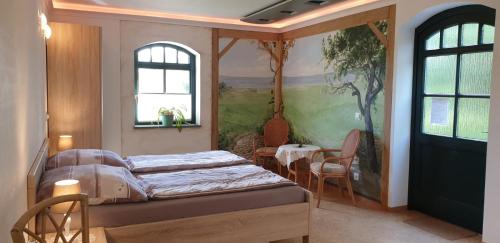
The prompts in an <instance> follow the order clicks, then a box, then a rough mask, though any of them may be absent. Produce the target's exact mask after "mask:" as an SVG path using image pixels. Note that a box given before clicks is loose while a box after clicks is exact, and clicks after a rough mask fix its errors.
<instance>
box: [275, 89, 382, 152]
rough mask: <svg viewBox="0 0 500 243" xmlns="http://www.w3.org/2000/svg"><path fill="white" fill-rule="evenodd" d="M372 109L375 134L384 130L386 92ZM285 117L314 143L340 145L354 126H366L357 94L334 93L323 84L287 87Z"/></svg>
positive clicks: (293, 127) (360, 127)
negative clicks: (357, 113)
mask: <svg viewBox="0 0 500 243" xmlns="http://www.w3.org/2000/svg"><path fill="white" fill-rule="evenodd" d="M379 96H380V97H379V98H378V99H377V103H376V105H375V106H376V107H377V108H378V109H374V110H372V119H373V126H374V129H375V135H376V136H378V137H380V136H381V135H382V134H383V119H384V117H383V115H384V111H383V94H379ZM283 102H284V106H285V112H284V115H285V118H286V119H287V120H288V121H290V122H291V124H292V129H293V131H294V135H295V136H300V137H305V138H308V139H309V140H311V142H313V143H314V144H317V145H319V146H325V147H338V146H340V145H341V143H342V141H343V139H344V137H345V136H346V135H347V133H348V132H349V131H350V130H351V129H353V128H359V129H361V130H365V125H364V121H363V118H362V117H361V119H360V120H357V119H355V115H356V114H355V113H356V112H359V109H358V105H357V103H356V98H355V97H353V96H351V95H350V94H344V95H333V94H329V93H328V92H327V89H326V87H325V86H323V85H317V86H303V87H298V88H295V87H293V88H286V87H285V89H284V91H283Z"/></svg>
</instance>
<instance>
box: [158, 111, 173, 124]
mask: <svg viewBox="0 0 500 243" xmlns="http://www.w3.org/2000/svg"><path fill="white" fill-rule="evenodd" d="M160 121H161V125H162V126H164V127H170V126H172V124H173V122H174V111H172V109H167V108H165V107H161V108H160V109H159V110H158V123H160Z"/></svg>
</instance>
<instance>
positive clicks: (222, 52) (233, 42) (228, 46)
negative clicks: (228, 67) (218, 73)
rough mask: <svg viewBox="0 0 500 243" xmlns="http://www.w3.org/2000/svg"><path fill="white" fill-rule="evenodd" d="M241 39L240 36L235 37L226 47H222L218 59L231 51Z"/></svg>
mask: <svg viewBox="0 0 500 243" xmlns="http://www.w3.org/2000/svg"><path fill="white" fill-rule="evenodd" d="M238 40H239V39H238V38H233V39H232V40H231V42H229V44H227V46H226V47H224V49H222V51H221V52H220V53H219V57H218V61H220V59H221V58H222V57H223V56H224V55H225V54H226V53H227V52H228V51H229V50H231V48H232V47H233V46H234V44H236V42H237V41H238Z"/></svg>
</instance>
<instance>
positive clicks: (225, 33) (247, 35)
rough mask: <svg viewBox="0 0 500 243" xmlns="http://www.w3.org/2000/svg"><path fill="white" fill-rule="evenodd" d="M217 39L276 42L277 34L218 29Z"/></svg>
mask: <svg viewBox="0 0 500 243" xmlns="http://www.w3.org/2000/svg"><path fill="white" fill-rule="evenodd" d="M218 32H219V33H218V35H219V38H224V37H228V38H239V39H254V40H263V41H277V40H278V38H279V37H278V36H279V34H278V33H271V32H258V31H245V30H231V29H219V31H218Z"/></svg>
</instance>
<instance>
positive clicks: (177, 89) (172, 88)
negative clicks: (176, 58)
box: [165, 70, 191, 94]
mask: <svg viewBox="0 0 500 243" xmlns="http://www.w3.org/2000/svg"><path fill="white" fill-rule="evenodd" d="M190 73H191V72H189V71H186V70H165V82H166V86H167V93H171V94H189V80H190Z"/></svg>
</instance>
